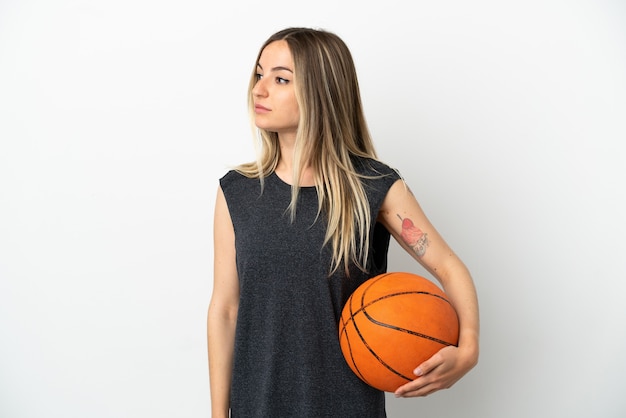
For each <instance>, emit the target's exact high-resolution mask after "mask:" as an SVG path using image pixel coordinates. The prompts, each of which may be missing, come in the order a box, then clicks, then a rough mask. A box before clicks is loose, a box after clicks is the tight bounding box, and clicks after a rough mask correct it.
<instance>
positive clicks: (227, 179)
mask: <svg viewBox="0 0 626 418" xmlns="http://www.w3.org/2000/svg"><path fill="white" fill-rule="evenodd" d="M258 182H259V179H254V178H251V177H248V176H246V175H244V174H243V173H241V172H240V171H238V170H235V169H231V170H229V171H227V172H226V174H224V175H223V176H222V177H221V178H220V186H222V189H226V188H232V187H250V186H251V185H253V184H257V183H258Z"/></svg>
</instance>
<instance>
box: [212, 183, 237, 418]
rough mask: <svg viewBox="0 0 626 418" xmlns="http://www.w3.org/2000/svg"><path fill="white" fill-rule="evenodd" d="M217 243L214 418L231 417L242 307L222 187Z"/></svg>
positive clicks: (216, 220) (217, 211)
mask: <svg viewBox="0 0 626 418" xmlns="http://www.w3.org/2000/svg"><path fill="white" fill-rule="evenodd" d="M213 240H214V242H213V251H214V258H213V293H212V295H211V302H210V304H209V312H208V315H207V345H208V352H209V379H210V387H211V413H212V414H211V416H212V417H213V418H227V417H228V416H229V409H230V383H231V379H232V365H233V350H234V344H235V324H236V323H237V309H238V306H239V279H238V277H237V267H236V264H235V232H234V229H233V223H232V220H231V218H230V213H229V212H228V206H227V205H226V200H225V198H224V193H223V192H222V189H221V188H218V191H217V198H216V201H215V215H214V227H213Z"/></svg>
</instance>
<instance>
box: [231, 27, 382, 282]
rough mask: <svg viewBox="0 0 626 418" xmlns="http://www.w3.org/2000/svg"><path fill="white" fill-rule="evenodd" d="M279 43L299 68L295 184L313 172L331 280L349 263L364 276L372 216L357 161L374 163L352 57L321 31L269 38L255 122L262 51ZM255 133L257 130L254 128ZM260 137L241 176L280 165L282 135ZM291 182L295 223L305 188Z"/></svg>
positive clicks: (251, 109) (296, 69)
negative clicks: (308, 171) (306, 171)
mask: <svg viewBox="0 0 626 418" xmlns="http://www.w3.org/2000/svg"><path fill="white" fill-rule="evenodd" d="M278 40H284V41H286V42H287V44H288V46H289V49H290V51H291V55H292V57H293V62H294V74H295V76H294V79H295V80H296V82H295V86H296V87H295V88H296V92H295V94H296V100H297V102H298V106H299V109H300V119H299V126H298V131H297V136H296V146H295V155H294V166H293V170H294V172H293V178H294V179H299V178H300V177H301V173H302V170H303V167H304V165H305V164H308V165H309V166H310V167H311V168H312V169H313V173H314V180H315V187H316V189H317V194H318V200H319V207H318V216H319V215H320V214H323V215H324V216H325V217H326V220H327V229H326V236H325V241H324V244H327V243H329V242H330V244H331V246H332V254H333V257H332V265H331V273H333V272H335V271H336V270H337V269H338V268H339V267H340V266H342V265H343V268H344V271H345V272H346V274H349V266H350V263H351V262H352V263H354V264H355V265H356V266H357V267H358V268H360V269H361V270H364V271H365V270H366V268H367V259H368V255H369V246H370V242H369V240H370V237H369V232H370V228H371V220H370V218H371V214H370V208H369V202H368V200H367V195H366V193H365V190H364V188H363V185H362V182H361V180H362V177H363V176H362V175H360V174H359V173H357V171H356V170H355V167H354V165H353V157H366V158H374V159H376V158H377V155H376V151H375V150H374V146H373V143H372V139H371V136H370V133H369V130H368V128H367V124H366V121H365V117H364V114H363V109H362V104H361V97H360V91H359V84H358V80H357V75H356V69H355V66H354V62H353V60H352V55H351V53H350V51H349V49H348V47H347V46H346V44H345V43H344V42H343V41H342V40H341V39H340V38H339V37H338V36H337V35H335V34H333V33H331V32H328V31H325V30H318V29H309V28H288V29H284V30H282V31H279V32H277V33H275V34H274V35H272V36H271V37H270V38H269V39H268V40H267V41H266V42H265V43H264V44H263V46H262V47H261V49H260V51H259V55H258V57H257V62H255V68H254V70H253V73H252V77H251V79H250V84H249V89H248V107H249V112H250V117H251V119H252V122H253V121H254V103H253V95H252V89H253V88H254V86H255V84H256V81H257V78H256V72H257V70H256V64H257V63H258V60H259V59H260V57H261V53H262V52H263V49H264V48H265V47H266V46H267V45H269V44H270V43H272V42H274V41H278ZM252 125H253V126H254V123H253V124H252ZM255 131H256V132H257V133H258V135H259V141H258V143H257V161H255V162H251V163H247V164H242V165H240V166H238V167H237V170H238V171H239V172H241V173H242V174H244V175H246V176H248V177H251V178H259V179H260V181H261V183H262V184H263V179H264V177H267V176H268V175H270V174H271V173H272V172H273V171H274V170H275V169H276V166H277V164H278V161H279V159H280V147H279V143H278V135H277V134H276V133H275V132H270V131H266V130H263V129H255ZM297 183H298V182H297V181H294V184H293V185H292V194H291V202H290V205H289V208H288V210H289V211H290V215H291V217H292V219H293V218H294V217H295V216H296V202H297V200H298V194H299V191H300V188H299V186H298V184H297Z"/></svg>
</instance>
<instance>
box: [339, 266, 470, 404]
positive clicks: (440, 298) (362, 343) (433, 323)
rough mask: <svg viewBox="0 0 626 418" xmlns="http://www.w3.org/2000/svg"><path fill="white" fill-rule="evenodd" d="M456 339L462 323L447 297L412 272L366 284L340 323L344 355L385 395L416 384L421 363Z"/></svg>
mask: <svg viewBox="0 0 626 418" xmlns="http://www.w3.org/2000/svg"><path fill="white" fill-rule="evenodd" d="M458 339H459V320H458V317H457V314H456V311H455V310H454V308H453V307H452V305H451V304H450V302H449V301H448V298H447V296H446V294H445V293H444V292H443V291H442V290H441V289H440V288H439V287H438V286H437V285H435V284H434V283H433V282H431V281H430V280H428V279H426V278H424V277H421V276H418V275H416V274H413V273H402V272H393V273H385V274H381V275H379V276H376V277H373V278H371V279H369V280H367V281H366V282H364V283H363V284H362V285H360V286H359V287H358V288H357V289H356V290H355V291H354V293H353V294H352V295H351V296H350V298H348V301H347V302H346V304H345V306H344V308H343V311H342V314H341V321H340V323H339V342H340V344H341V351H342V353H343V356H344V358H345V359H346V361H347V362H348V365H349V366H350V368H351V369H352V371H353V372H354V373H355V374H356V375H357V376H358V377H359V378H360V379H361V380H363V381H364V382H365V383H367V384H368V385H370V386H373V387H375V388H377V389H380V390H383V391H386V392H394V391H395V390H396V389H397V388H398V387H400V386H402V385H403V384H405V383H407V382H410V381H412V380H415V379H416V376H415V375H414V374H413V370H415V368H416V367H417V366H418V365H419V364H420V363H422V362H423V361H425V360H427V359H429V358H430V357H431V356H432V355H433V354H435V353H436V352H437V351H439V350H440V349H441V348H443V347H446V346H449V345H457V344H458Z"/></svg>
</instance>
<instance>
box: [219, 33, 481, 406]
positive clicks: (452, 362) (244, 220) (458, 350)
mask: <svg viewBox="0 0 626 418" xmlns="http://www.w3.org/2000/svg"><path fill="white" fill-rule="evenodd" d="M248 101H249V107H250V113H251V118H252V120H253V123H254V125H255V126H256V128H257V131H258V133H259V143H258V158H257V161H254V162H251V163H247V164H242V165H240V166H238V167H237V168H236V169H235V170H231V171H229V172H228V173H226V175H224V177H222V178H221V179H220V186H219V187H218V191H217V199H216V203H215V219H214V222H215V226H214V250H215V258H214V263H215V264H214V284H213V294H212V297H211V302H210V306H209V312H208V321H207V331H208V352H209V375H210V384H211V407H212V414H213V417H214V418H217V417H228V416H229V413H231V414H232V416H233V417H246V418H250V417H272V418H276V417H299V418H304V417H312V418H320V417H341V418H347V417H355V418H356V417H358V418H366V417H384V416H385V398H384V393H383V392H380V391H378V390H376V389H374V388H372V387H370V386H368V385H366V384H365V383H363V382H362V381H361V380H360V379H359V378H358V377H357V376H356V375H355V374H354V373H353V372H352V371H351V370H350V368H349V367H348V365H347V363H346V361H345V359H344V358H343V356H342V353H341V349H340V345H339V338H338V323H339V318H340V316H341V310H342V308H343V305H344V303H345V301H346V300H347V298H348V297H349V296H350V294H351V292H352V291H354V290H355V289H356V288H357V287H358V286H359V285H360V284H361V283H363V282H364V281H365V280H367V279H369V278H371V277H374V276H376V275H378V274H380V273H383V272H384V271H386V269H387V250H388V245H389V240H390V236H393V237H394V238H395V239H396V240H397V241H398V242H399V243H400V245H401V246H402V247H403V248H404V249H405V250H406V251H408V252H409V253H410V254H411V255H412V256H413V258H415V260H417V261H418V262H419V263H421V264H422V265H423V266H424V267H425V268H426V269H427V270H428V271H429V272H430V273H432V275H433V276H434V277H435V278H436V279H437V280H438V281H439V282H440V283H441V285H442V287H443V288H444V290H445V291H446V293H447V294H448V296H449V298H450V300H451V302H452V304H453V305H454V307H455V309H456V310H457V313H458V316H459V320H460V336H459V344H458V346H457V347H455V346H450V347H446V348H444V349H442V350H441V351H439V352H438V353H437V354H435V355H434V356H433V357H432V358H430V359H429V360H427V361H426V362H424V363H422V364H416V365H415V380H414V381H412V382H409V383H407V384H405V385H403V386H401V387H399V388H398V389H397V390H396V392H395V395H396V396H398V397H414V396H425V395H428V394H430V393H432V392H434V391H437V390H440V389H444V388H449V387H450V386H452V385H453V384H454V383H455V382H456V381H458V380H459V379H460V378H461V377H462V376H463V375H465V374H466V373H467V372H468V371H469V370H470V369H471V368H472V367H474V365H475V364H476V363H477V360H478V347H479V344H478V340H479V338H478V332H479V320H478V303H477V297H476V292H475V288H474V284H473V281H472V278H471V276H470V274H469V272H468V270H467V269H466V267H465V265H464V264H463V262H462V261H461V260H460V259H459V258H458V257H457V256H456V255H455V254H454V252H453V251H452V250H451V249H450V248H449V247H448V245H447V244H446V243H445V241H444V240H443V239H442V237H441V236H440V235H439V234H438V233H437V230H436V229H435V228H434V227H433V225H432V224H431V223H430V222H429V220H428V218H427V217H426V216H425V214H424V212H423V211H422V209H421V208H420V205H419V204H418V202H417V200H416V199H415V197H414V195H413V194H412V193H411V191H410V190H409V189H408V187H407V186H406V184H405V183H404V181H403V180H402V179H401V178H400V176H399V175H398V173H397V172H396V171H395V170H393V169H391V168H390V167H389V166H387V165H386V164H385V163H383V162H381V161H379V160H378V159H377V156H376V152H375V150H374V146H373V144H372V140H371V138H370V134H369V132H368V129H367V125H366V122H365V117H364V115H363V110H362V106H361V99H360V93H359V86H358V82H357V76H356V72H355V68H354V63H353V61H352V57H351V54H350V52H349V50H348V48H347V46H346V45H345V43H344V42H343V41H342V40H341V39H340V38H339V37H337V36H336V35H335V34H333V33H330V32H328V31H323V30H316V29H308V28H288V29H285V30H282V31H280V32H278V33H276V34H274V35H272V36H271V37H270V38H269V39H268V40H267V41H266V42H265V43H264V44H263V46H262V47H261V49H260V52H259V55H258V57H257V60H256V62H255V69H254V72H253V75H252V79H251V82H250V87H249V95H248ZM406 219H408V220H410V221H411V222H412V224H413V225H414V230H413V232H414V234H413V235H412V237H409V236H408V235H407V234H406V233H405V234H404V238H403V234H402V220H406Z"/></svg>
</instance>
